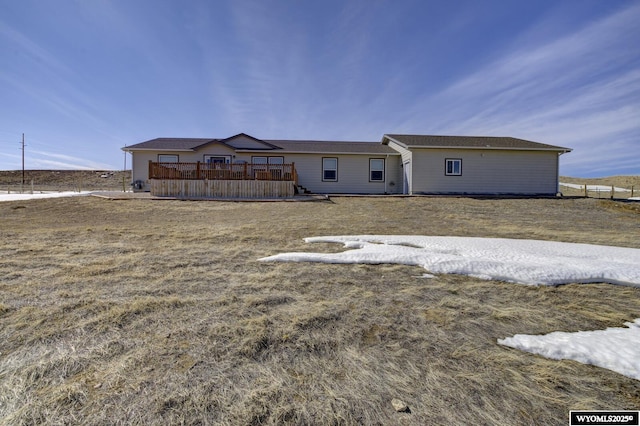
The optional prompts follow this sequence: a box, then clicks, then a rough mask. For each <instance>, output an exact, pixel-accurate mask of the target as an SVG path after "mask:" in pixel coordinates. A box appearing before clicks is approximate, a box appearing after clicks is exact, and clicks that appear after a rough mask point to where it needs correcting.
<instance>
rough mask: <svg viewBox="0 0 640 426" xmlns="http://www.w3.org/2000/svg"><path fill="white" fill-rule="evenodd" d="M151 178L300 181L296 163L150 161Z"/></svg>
mask: <svg viewBox="0 0 640 426" xmlns="http://www.w3.org/2000/svg"><path fill="white" fill-rule="evenodd" d="M149 179H177V180H201V179H202V180H203V179H207V180H270V181H291V182H294V183H295V184H297V183H298V174H297V172H296V168H295V164H294V163H291V164H252V163H243V164H222V163H202V162H199V161H198V162H197V163H157V162H154V161H149Z"/></svg>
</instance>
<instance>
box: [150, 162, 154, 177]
mask: <svg viewBox="0 0 640 426" xmlns="http://www.w3.org/2000/svg"><path fill="white" fill-rule="evenodd" d="M152 165H153V161H151V160H149V179H153V178H154V177H155V176H153V170H152V169H153V166H152Z"/></svg>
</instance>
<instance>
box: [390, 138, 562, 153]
mask: <svg viewBox="0 0 640 426" xmlns="http://www.w3.org/2000/svg"><path fill="white" fill-rule="evenodd" d="M388 139H393V140H394V141H396V142H398V143H400V144H401V145H404V146H405V147H416V148H493V149H499V148H506V149H533V150H545V151H565V152H568V151H571V149H569V148H564V147H561V146H554V145H547V144H544V143H539V142H532V141H527V140H524V139H517V138H510V137H496V136H434V135H384V137H383V139H382V143H385V142H387V143H388Z"/></svg>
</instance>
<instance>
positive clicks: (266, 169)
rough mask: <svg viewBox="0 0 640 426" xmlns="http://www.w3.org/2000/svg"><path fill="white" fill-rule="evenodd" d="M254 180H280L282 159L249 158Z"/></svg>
mask: <svg viewBox="0 0 640 426" xmlns="http://www.w3.org/2000/svg"><path fill="white" fill-rule="evenodd" d="M251 163H252V164H253V175H254V178H260V179H272V180H280V178H281V177H282V169H283V168H284V167H283V164H284V157H262V156H261V157H251Z"/></svg>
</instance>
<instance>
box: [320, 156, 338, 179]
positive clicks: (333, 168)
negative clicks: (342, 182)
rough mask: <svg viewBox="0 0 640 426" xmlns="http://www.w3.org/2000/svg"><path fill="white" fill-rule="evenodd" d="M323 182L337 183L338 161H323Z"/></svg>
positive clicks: (326, 159)
mask: <svg viewBox="0 0 640 426" xmlns="http://www.w3.org/2000/svg"><path fill="white" fill-rule="evenodd" d="M322 180H323V181H328V182H335V181H337V180H338V159H337V158H323V159H322Z"/></svg>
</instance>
